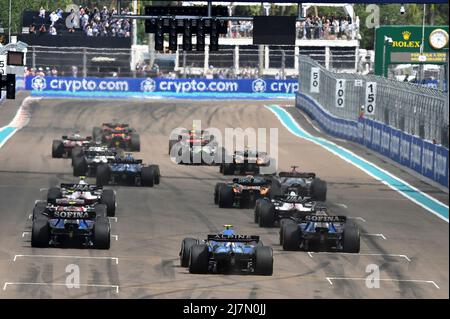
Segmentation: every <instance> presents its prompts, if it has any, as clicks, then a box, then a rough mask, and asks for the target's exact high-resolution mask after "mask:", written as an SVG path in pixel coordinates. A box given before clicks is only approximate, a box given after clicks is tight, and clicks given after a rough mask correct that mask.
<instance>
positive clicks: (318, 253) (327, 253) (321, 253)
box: [308, 251, 411, 262]
mask: <svg viewBox="0 0 450 319" xmlns="http://www.w3.org/2000/svg"><path fill="white" fill-rule="evenodd" d="M313 255H349V256H379V257H398V258H404V259H406V260H407V261H408V262H411V259H410V258H409V257H408V256H406V255H402V254H370V253H362V254H361V253H359V254H353V253H341V252H335V253H331V252H312V251H309V252H308V256H309V257H311V258H313Z"/></svg>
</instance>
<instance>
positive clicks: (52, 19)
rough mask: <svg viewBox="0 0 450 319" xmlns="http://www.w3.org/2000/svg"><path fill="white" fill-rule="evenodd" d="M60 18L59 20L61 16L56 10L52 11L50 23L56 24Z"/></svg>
mask: <svg viewBox="0 0 450 319" xmlns="http://www.w3.org/2000/svg"><path fill="white" fill-rule="evenodd" d="M58 20H59V16H58V15H57V14H56V12H55V11H52V13H50V25H51V26H54V25H55V23H56V22H57V21H58Z"/></svg>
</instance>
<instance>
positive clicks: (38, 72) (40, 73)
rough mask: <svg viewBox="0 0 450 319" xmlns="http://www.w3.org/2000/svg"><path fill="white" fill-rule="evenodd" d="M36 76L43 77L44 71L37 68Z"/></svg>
mask: <svg viewBox="0 0 450 319" xmlns="http://www.w3.org/2000/svg"><path fill="white" fill-rule="evenodd" d="M36 76H45V73H44V69H43V68H39V69H38V71H37V72H36Z"/></svg>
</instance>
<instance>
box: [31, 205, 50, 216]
mask: <svg viewBox="0 0 450 319" xmlns="http://www.w3.org/2000/svg"><path fill="white" fill-rule="evenodd" d="M46 207H47V203H45V202H37V203H36V205H35V206H34V208H33V216H32V218H33V220H35V219H36V218H39V217H41V216H43V217H45V216H44V212H45V209H46Z"/></svg>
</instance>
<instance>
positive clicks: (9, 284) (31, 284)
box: [3, 282, 119, 294]
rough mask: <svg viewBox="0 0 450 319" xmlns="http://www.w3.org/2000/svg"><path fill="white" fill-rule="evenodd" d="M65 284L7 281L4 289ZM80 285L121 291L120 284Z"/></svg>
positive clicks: (61, 284)
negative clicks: (14, 286)
mask: <svg viewBox="0 0 450 319" xmlns="http://www.w3.org/2000/svg"><path fill="white" fill-rule="evenodd" d="M13 285H16V286H63V287H67V284H65V283H64V284H63V283H52V282H5V284H4V285H3V290H4V291H6V289H7V288H8V286H13ZM79 286H80V287H97V288H112V289H114V291H115V292H116V294H118V293H119V286H118V285H95V284H79ZM71 289H73V288H71Z"/></svg>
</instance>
